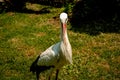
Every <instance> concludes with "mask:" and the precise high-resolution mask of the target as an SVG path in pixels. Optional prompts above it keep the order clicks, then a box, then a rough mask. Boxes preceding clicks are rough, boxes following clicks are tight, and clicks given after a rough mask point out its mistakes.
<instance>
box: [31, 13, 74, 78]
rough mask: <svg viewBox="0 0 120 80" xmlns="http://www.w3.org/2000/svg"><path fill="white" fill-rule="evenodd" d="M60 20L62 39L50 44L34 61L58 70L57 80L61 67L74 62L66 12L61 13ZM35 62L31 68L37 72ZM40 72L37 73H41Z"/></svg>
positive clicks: (37, 64) (39, 64) (36, 63)
mask: <svg viewBox="0 0 120 80" xmlns="http://www.w3.org/2000/svg"><path fill="white" fill-rule="evenodd" d="M60 21H61V41H60V42H58V43H56V44H54V45H52V46H50V47H49V48H48V49H46V50H45V51H44V52H43V53H41V54H40V55H39V56H38V58H37V59H36V60H35V61H34V62H33V64H35V65H36V66H44V67H45V66H46V70H47V69H50V68H53V69H54V70H56V71H57V73H56V80H57V76H58V72H59V70H60V68H62V67H63V66H64V65H66V64H72V49H71V45H70V42H69V40H68V36H67V27H66V23H67V14H66V13H61V15H60ZM33 64H32V65H31V68H30V70H31V71H32V72H36V73H37V71H33V70H34V69H33V68H35V65H33ZM38 68H39V67H38ZM36 70H37V69H36ZM43 71H44V70H43ZM41 72H42V71H41ZM39 73H40V72H39ZM39 73H38V74H37V75H39ZM51 74H52V73H50V75H51ZM50 75H49V79H50V77H51V76H50ZM38 78H39V77H38ZM38 80H39V79H38Z"/></svg>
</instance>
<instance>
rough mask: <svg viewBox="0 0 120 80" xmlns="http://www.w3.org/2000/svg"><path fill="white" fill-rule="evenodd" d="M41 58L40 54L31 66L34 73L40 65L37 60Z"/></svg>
mask: <svg viewBox="0 0 120 80" xmlns="http://www.w3.org/2000/svg"><path fill="white" fill-rule="evenodd" d="M39 58H40V56H38V57H37V59H36V60H35V61H34V62H33V63H32V65H31V66H30V71H31V72H33V73H34V72H36V69H37V67H38V65H37V62H38V60H39Z"/></svg>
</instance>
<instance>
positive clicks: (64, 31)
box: [61, 24, 69, 44]
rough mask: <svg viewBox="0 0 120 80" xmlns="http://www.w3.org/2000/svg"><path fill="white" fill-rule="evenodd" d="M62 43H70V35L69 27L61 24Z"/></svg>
mask: <svg viewBox="0 0 120 80" xmlns="http://www.w3.org/2000/svg"><path fill="white" fill-rule="evenodd" d="M61 27H62V28H61V41H63V42H64V43H65V44H67V43H68V42H69V40H68V35H67V25H66V24H61Z"/></svg>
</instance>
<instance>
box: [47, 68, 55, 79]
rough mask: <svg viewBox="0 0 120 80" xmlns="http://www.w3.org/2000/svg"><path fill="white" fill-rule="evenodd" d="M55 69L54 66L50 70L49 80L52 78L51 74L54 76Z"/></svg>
mask: <svg viewBox="0 0 120 80" xmlns="http://www.w3.org/2000/svg"><path fill="white" fill-rule="evenodd" d="M53 71H54V68H51V69H50V71H49V74H48V75H49V76H48V80H50V79H51V76H52V73H53Z"/></svg>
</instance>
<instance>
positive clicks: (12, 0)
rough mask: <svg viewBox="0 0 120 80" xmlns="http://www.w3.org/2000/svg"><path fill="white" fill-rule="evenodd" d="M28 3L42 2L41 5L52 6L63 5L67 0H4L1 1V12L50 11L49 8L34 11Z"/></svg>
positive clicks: (38, 12) (37, 12) (40, 12)
mask: <svg viewBox="0 0 120 80" xmlns="http://www.w3.org/2000/svg"><path fill="white" fill-rule="evenodd" d="M26 3H31V4H41V5H47V6H52V7H58V8H60V7H62V6H63V5H65V1H64V0H61V1H54V0H52V1H49V0H29V1H28V0H3V1H2V2H1V1H0V13H2V12H9V11H13V12H20V13H36V14H42V13H49V12H50V11H49V10H48V9H47V8H43V9H42V10H40V11H34V10H30V9H27V8H26Z"/></svg>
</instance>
